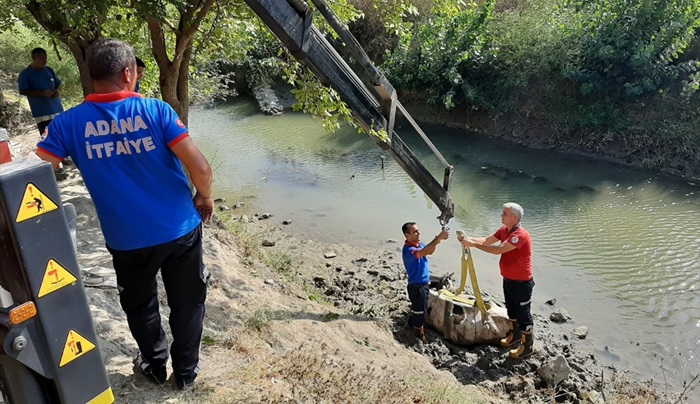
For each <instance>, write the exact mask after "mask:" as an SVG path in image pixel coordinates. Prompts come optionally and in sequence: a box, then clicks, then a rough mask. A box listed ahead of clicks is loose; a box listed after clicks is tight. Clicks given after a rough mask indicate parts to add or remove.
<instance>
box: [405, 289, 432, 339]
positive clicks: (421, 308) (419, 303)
mask: <svg viewBox="0 0 700 404" xmlns="http://www.w3.org/2000/svg"><path fill="white" fill-rule="evenodd" d="M429 293H430V284H429V283H426V284H425V285H413V284H409V285H408V298H409V299H410V300H411V324H412V325H413V326H414V327H415V328H421V327H422V326H423V325H424V324H425V316H427V315H428V314H429V313H430V312H429V308H428V294H429Z"/></svg>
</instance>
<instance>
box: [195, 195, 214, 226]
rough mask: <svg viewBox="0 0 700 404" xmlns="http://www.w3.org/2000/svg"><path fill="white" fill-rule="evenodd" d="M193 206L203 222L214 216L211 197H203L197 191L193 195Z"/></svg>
mask: <svg viewBox="0 0 700 404" xmlns="http://www.w3.org/2000/svg"><path fill="white" fill-rule="evenodd" d="M193 201H194V207H195V208H196V209H197V211H198V212H199V215H200V216H201V217H202V221H203V222H204V223H209V221H210V220H211V218H212V217H213V216H214V199H212V198H211V197H209V198H205V197H203V196H202V195H200V194H199V192H197V193H196V194H195V196H194V200H193Z"/></svg>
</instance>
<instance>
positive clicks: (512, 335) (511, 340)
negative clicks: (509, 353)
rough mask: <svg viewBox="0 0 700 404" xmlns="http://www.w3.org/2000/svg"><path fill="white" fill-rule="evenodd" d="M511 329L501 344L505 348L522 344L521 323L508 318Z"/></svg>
mask: <svg viewBox="0 0 700 404" xmlns="http://www.w3.org/2000/svg"><path fill="white" fill-rule="evenodd" d="M508 322H509V324H508V325H509V326H510V329H509V330H508V334H506V337H505V338H503V339H502V340H501V346H502V347H503V348H517V347H518V346H519V345H520V340H521V339H522V337H523V334H522V333H521V332H520V324H518V320H510V319H509V320H508Z"/></svg>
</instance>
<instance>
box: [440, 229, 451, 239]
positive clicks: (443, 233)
mask: <svg viewBox="0 0 700 404" xmlns="http://www.w3.org/2000/svg"><path fill="white" fill-rule="evenodd" d="M449 237H450V233H449V232H448V231H447V230H443V231H441V232H440V234H438V235H437V239H438V240H441V241H442V240H447V239H448V238H449Z"/></svg>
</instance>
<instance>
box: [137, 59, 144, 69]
mask: <svg viewBox="0 0 700 404" xmlns="http://www.w3.org/2000/svg"><path fill="white" fill-rule="evenodd" d="M136 67H143V68H146V64H145V63H143V60H141V58H139V57H137V58H136Z"/></svg>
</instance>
